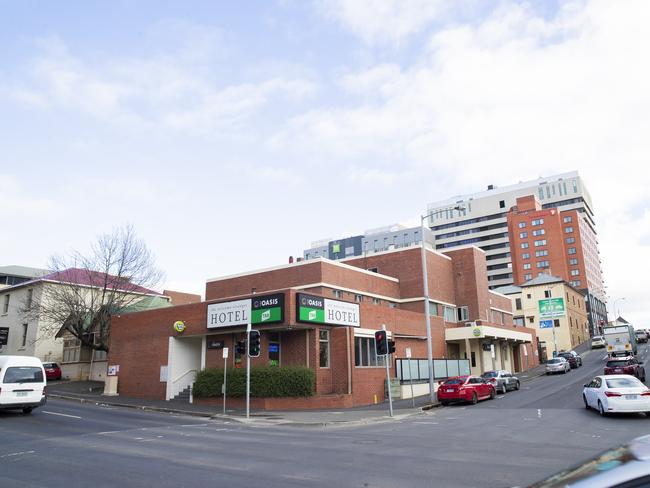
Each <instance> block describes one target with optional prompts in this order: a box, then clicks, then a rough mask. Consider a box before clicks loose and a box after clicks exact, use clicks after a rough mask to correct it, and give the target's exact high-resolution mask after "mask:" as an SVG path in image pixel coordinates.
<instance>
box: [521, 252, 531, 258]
mask: <svg viewBox="0 0 650 488" xmlns="http://www.w3.org/2000/svg"><path fill="white" fill-rule="evenodd" d="M521 259H530V253H529V252H525V253H523V254H522V255H521Z"/></svg>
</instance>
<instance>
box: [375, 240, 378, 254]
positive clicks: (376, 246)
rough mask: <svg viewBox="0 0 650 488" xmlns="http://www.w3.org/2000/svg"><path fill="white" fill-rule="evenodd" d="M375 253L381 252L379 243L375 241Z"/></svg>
mask: <svg viewBox="0 0 650 488" xmlns="http://www.w3.org/2000/svg"><path fill="white" fill-rule="evenodd" d="M375 251H379V241H378V240H377V239H375Z"/></svg>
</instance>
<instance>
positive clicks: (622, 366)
mask: <svg viewBox="0 0 650 488" xmlns="http://www.w3.org/2000/svg"><path fill="white" fill-rule="evenodd" d="M605 374H606V375H608V374H629V375H632V376H636V377H637V378H639V379H640V380H641V381H645V368H644V367H643V363H642V362H639V361H637V360H636V358H634V357H632V356H629V357H623V358H610V359H609V361H607V363H606V364H605Z"/></svg>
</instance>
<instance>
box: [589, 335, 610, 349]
mask: <svg viewBox="0 0 650 488" xmlns="http://www.w3.org/2000/svg"><path fill="white" fill-rule="evenodd" d="M606 345H607V342H605V338H604V337H603V336H593V337H592V338H591V348H592V349H596V348H599V347H605V346H606Z"/></svg>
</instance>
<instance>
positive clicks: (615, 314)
mask: <svg viewBox="0 0 650 488" xmlns="http://www.w3.org/2000/svg"><path fill="white" fill-rule="evenodd" d="M621 300H625V297H620V298H617V299H616V300H614V322H616V319H617V318H618V317H619V315H618V309H617V308H616V302H618V301H621Z"/></svg>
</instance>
